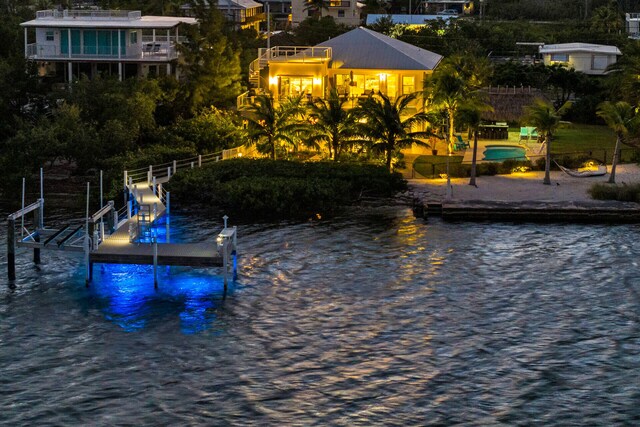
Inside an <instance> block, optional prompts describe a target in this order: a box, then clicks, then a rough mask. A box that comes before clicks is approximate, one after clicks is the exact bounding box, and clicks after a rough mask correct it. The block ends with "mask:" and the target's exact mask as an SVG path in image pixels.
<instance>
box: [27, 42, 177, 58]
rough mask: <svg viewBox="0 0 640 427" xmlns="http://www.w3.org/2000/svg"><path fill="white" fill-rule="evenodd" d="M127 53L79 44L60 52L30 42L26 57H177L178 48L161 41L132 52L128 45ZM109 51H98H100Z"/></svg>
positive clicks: (55, 47) (53, 46) (109, 47)
mask: <svg viewBox="0 0 640 427" xmlns="http://www.w3.org/2000/svg"><path fill="white" fill-rule="evenodd" d="M129 49H130V51H129V53H126V54H125V53H121V54H120V56H119V57H118V53H117V47H116V46H97V47H96V46H84V53H79V52H82V50H83V49H81V48H80V46H72V47H71V55H69V53H68V52H64V53H63V52H62V51H61V49H60V46H55V45H46V44H36V43H31V44H28V45H27V58H28V59H38V60H47V59H65V58H66V59H68V58H71V59H102V60H109V61H117V60H118V58H120V59H155V60H161V59H167V60H171V59H176V58H177V57H178V50H177V49H176V46H175V45H169V44H163V43H147V44H143V45H142V46H141V47H140V49H138V50H136V51H134V52H132V51H131V50H133V49H134V47H133V46H130V47H129ZM105 51H106V52H109V53H100V52H105Z"/></svg>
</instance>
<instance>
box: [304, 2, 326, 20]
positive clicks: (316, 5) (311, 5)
mask: <svg viewBox="0 0 640 427" xmlns="http://www.w3.org/2000/svg"><path fill="white" fill-rule="evenodd" d="M322 9H324V10H329V6H327V3H326V1H325V0H305V3H304V7H303V10H304V11H308V10H310V11H311V13H313V17H314V18H316V19H320V18H321V17H322Z"/></svg>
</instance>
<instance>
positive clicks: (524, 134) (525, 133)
mask: <svg viewBox="0 0 640 427" xmlns="http://www.w3.org/2000/svg"><path fill="white" fill-rule="evenodd" d="M523 140H524V141H528V140H529V128H528V127H526V126H525V127H520V141H523Z"/></svg>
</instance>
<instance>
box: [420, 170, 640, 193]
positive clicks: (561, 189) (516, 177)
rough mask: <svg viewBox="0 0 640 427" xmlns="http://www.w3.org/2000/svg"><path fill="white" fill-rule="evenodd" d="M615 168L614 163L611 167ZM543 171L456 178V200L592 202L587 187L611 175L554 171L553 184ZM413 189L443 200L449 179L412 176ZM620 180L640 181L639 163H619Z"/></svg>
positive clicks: (605, 179) (629, 182)
mask: <svg viewBox="0 0 640 427" xmlns="http://www.w3.org/2000/svg"><path fill="white" fill-rule="evenodd" d="M608 168H609V170H611V165H609V166H608ZM543 178H544V172H543V171H535V172H523V173H513V174H511V175H495V176H480V177H478V178H477V179H476V183H477V188H476V187H473V186H471V185H469V178H453V179H451V186H452V197H451V200H452V201H470V200H484V201H512V202H522V201H537V202H583V201H592V200H593V199H591V197H590V196H589V194H588V193H587V190H588V189H589V188H591V186H592V185H593V184H594V183H596V182H606V181H607V180H608V179H609V174H607V175H604V176H599V177H589V178H574V177H571V176H569V175H567V174H565V173H563V172H560V171H552V172H551V185H544V184H543V183H542V179H543ZM408 181H409V188H410V190H411V191H412V192H413V194H414V196H415V197H418V198H420V199H422V200H423V201H425V202H426V201H434V202H439V201H442V200H444V199H445V197H446V188H447V186H446V184H447V180H446V179H410V180H408ZM616 183H618V184H622V183H626V184H631V183H640V167H638V165H635V164H623V165H618V166H617V169H616Z"/></svg>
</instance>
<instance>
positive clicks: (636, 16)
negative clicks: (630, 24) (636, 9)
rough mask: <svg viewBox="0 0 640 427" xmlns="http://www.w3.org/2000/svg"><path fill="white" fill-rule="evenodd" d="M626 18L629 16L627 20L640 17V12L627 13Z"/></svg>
mask: <svg viewBox="0 0 640 427" xmlns="http://www.w3.org/2000/svg"><path fill="white" fill-rule="evenodd" d="M626 18H627V21H629V20H631V19H640V13H627V14H626Z"/></svg>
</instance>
